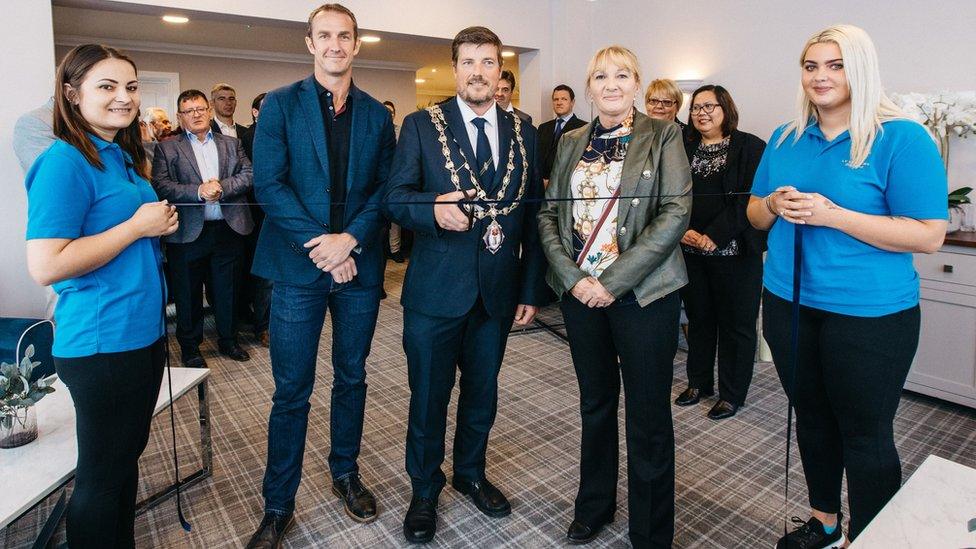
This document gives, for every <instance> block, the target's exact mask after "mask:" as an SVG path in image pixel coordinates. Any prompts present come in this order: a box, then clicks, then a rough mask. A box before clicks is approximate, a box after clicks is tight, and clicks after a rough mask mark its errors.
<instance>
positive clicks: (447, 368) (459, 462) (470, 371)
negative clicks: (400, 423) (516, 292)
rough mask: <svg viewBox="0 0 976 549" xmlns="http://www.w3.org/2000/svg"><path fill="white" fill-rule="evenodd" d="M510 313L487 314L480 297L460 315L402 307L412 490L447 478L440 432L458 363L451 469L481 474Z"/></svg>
mask: <svg viewBox="0 0 976 549" xmlns="http://www.w3.org/2000/svg"><path fill="white" fill-rule="evenodd" d="M512 313H513V315H512V316H505V317H494V316H490V315H489V314H488V313H487V312H486V311H485V308H484V306H483V305H482V303H481V299H477V300H476V301H475V304H474V307H472V308H471V311H469V312H468V313H467V314H466V315H464V316H461V317H458V318H442V317H433V316H428V315H425V314H423V313H420V312H418V311H415V310H411V309H404V310H403V349H404V351H405V352H406V355H407V374H408V381H409V383H410V415H409V418H408V422H407V450H406V453H407V456H406V458H407V459H406V465H407V474H409V475H410V483H411V486H412V488H413V493H414V495H415V496H420V497H430V498H435V499H436V498H437V496H438V494H440V491H441V489H442V488H443V487H444V484H445V483H446V477H445V476H444V472H443V471H441V463H442V462H443V461H444V447H445V444H444V435H445V432H446V430H447V406H448V404H449V403H450V401H451V392H452V390H453V388H454V379H455V377H456V376H457V371H458V370H460V372H461V375H460V379H459V381H458V385H459V386H460V394H459V396H458V406H457V421H456V423H457V428H456V430H455V432H454V476H455V477H457V478H458V479H460V480H466V481H477V480H481V479H482V478H484V477H485V452H486V450H487V448H488V435H489V433H490V432H491V427H492V425H494V423H495V412H496V411H497V408H498V372H499V370H500V369H501V365H502V359H503V358H504V355H505V343H506V342H507V341H508V331H509V329H510V328H511V326H512V320H513V318H514V311H512Z"/></svg>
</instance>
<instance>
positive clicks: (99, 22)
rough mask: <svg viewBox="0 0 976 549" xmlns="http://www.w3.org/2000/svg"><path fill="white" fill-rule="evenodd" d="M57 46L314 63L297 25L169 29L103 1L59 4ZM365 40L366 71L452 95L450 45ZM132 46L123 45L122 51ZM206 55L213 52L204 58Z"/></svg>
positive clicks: (240, 22)
mask: <svg viewBox="0 0 976 549" xmlns="http://www.w3.org/2000/svg"><path fill="white" fill-rule="evenodd" d="M53 9H54V36H55V42H57V43H63V44H66V45H67V44H73V43H74V42H77V41H78V40H79V39H81V40H85V41H87V40H88V39H94V38H97V39H101V40H103V41H106V42H109V43H111V41H112V40H116V41H118V42H119V43H121V44H129V46H128V47H131V48H132V49H136V47H137V46H135V45H134V44H135V43H138V44H139V46H138V48H140V49H147V50H150V51H154V50H155V51H164V52H165V51H169V52H173V51H181V52H182V53H192V52H194V51H196V52H198V54H209V55H219V54H220V52H221V51H226V50H238V51H244V52H248V53H249V54H253V55H254V56H255V57H256V58H257V57H262V58H265V59H271V60H282V61H292V62H304V61H306V60H307V61H308V62H311V58H310V57H309V56H308V51H307V50H306V48H305V41H304V37H305V24H304V23H296V22H293V21H271V20H247V19H244V18H241V17H230V16H223V15H221V14H214V13H206V12H187V11H181V12H180V13H179V15H186V16H187V17H189V18H190V22H189V23H186V24H183V25H174V24H170V23H165V22H163V21H162V20H161V16H162V15H164V14H165V13H169V11H164V10H163V9H162V8H154V7H146V6H138V7H133V6H132V5H125V4H115V3H113V2H109V1H105V0H55V1H54V8H53ZM360 34H361V35H364V34H366V35H374V36H379V37H380V38H381V40H380V42H378V43H375V44H369V43H365V42H364V43H363V45H362V47H361V48H360V51H359V55H358V56H357V57H356V60H357V62H360V63H361V64H363V65H365V66H374V67H378V68H383V67H385V68H392V69H399V70H414V71H416V77H417V78H423V79H425V80H426V82H424V83H418V84H417V93H418V94H428V95H451V94H453V93H454V92H453V90H454V78H453V75H452V72H451V64H450V61H451V44H450V41H448V40H444V39H439V38H431V37H424V36H412V35H403V34H395V33H381V32H374V31H370V30H368V29H360ZM124 47H126V46H123V49H124ZM205 52H208V53H205ZM505 64H506V68H509V69H510V70H512V71H513V72H514V73H515V75H516V78H518V55H517V54H516V56H515V57H509V58H507V59H505Z"/></svg>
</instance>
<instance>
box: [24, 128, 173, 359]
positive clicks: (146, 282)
mask: <svg viewBox="0 0 976 549" xmlns="http://www.w3.org/2000/svg"><path fill="white" fill-rule="evenodd" d="M89 138H90V139H91V140H92V142H93V143H94V144H95V147H96V148H97V149H98V156H99V158H100V159H101V161H102V163H103V164H104V166H105V169H104V170H99V169H98V168H96V167H94V166H92V165H91V164H89V163H88V160H86V159H85V157H84V156H83V155H82V154H81V152H79V151H78V149H76V148H75V147H74V146H72V145H70V144H68V143H66V142H65V141H61V140H57V141H55V142H54V143H53V144H52V145H51V146H50V147H49V148H48V149H47V150H46V151H45V152H44V153H43V154H42V155H41V156H40V157H38V159H37V160H36V161H35V162H34V164H33V166H31V169H30V171H28V173H27V180H26V186H27V239H28V240H33V239H37V238H68V239H76V238H81V237H84V236H90V235H95V234H99V233H102V232H104V231H106V230H108V229H111V228H112V227H115V226H116V225H118V224H119V223H122V222H123V221H125V220H127V219H129V218H130V217H132V214H134V213H135V211H136V210H137V209H139V206H141V205H142V204H143V203H146V202H155V201H157V200H159V199H158V198H157V197H156V193H155V192H154V191H153V189H152V187H151V186H150V185H149V182H148V181H146V180H145V179H143V178H142V177H140V176H139V175H138V174H137V173H136V172H135V171H133V169H132V167H131V165H132V162H131V158H130V157H129V155H128V154H127V153H125V152H123V151H122V149H121V148H120V147H119V146H118V145H117V144H115V143H109V142H107V141H105V140H103V139H100V138H98V137H96V136H94V135H89ZM52 287H53V288H54V291H55V292H57V294H58V303H57V306H56V307H55V309H54V320H55V323H56V325H57V329H56V330H55V334H54V349H53V354H54V356H56V357H59V358H75V357H83V356H91V355H94V354H98V353H116V352H122V351H131V350H134V349H140V348H142V347H146V346H148V345H150V344H151V343H153V342H154V341H156V340H157V339H159V338H160V337H161V336H162V335H163V318H162V314H163V313H162V308H163V292H164V282H163V275H162V254H161V253H160V249H159V239H158V238H141V239H139V240H137V241H135V242H133V243H132V244H131V245H130V246H129V247H127V248H125V249H124V250H122V252H121V253H120V254H119V255H117V256H116V257H115V258H114V259H112V260H111V261H109V262H108V263H106V264H105V265H103V266H102V267H99V268H98V269H95V270H94V271H92V272H90V273H88V274H84V275H81V276H78V277H75V278H70V279H67V280H62V281H61V282H57V283H55V284H54V285H53V286H52Z"/></svg>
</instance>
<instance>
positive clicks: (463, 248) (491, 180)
mask: <svg viewBox="0 0 976 549" xmlns="http://www.w3.org/2000/svg"><path fill="white" fill-rule="evenodd" d="M451 49H452V60H453V64H454V74H455V83H456V85H457V90H458V96H457V97H455V98H452V99H449V100H447V101H445V102H443V103H441V104H439V105H436V106H434V107H431V108H429V109H427V110H424V111H419V112H415V113H412V114H410V115H409V116H407V117H406V119H404V121H403V126H402V128H401V130H400V138H399V143H398V146H397V154H396V157H395V160H394V162H393V171H392V175H391V176H390V182H389V184H388V190H387V193H386V201H387V202H386V207H387V211H388V214H389V215H390V217H391V218H392V220H393V221H394V222H396V223H399V224H400V225H402V226H403V227H406V228H408V229H410V230H412V231H414V232H415V239H414V247H413V251H412V254H411V256H410V265H409V267H408V269H407V274H406V278H405V280H404V283H403V294H402V300H401V303H402V304H403V308H404V311H403V346H404V350H405V351H406V355H407V367H408V370H409V382H410V416H409V420H408V428H407V448H406V466H407V473H408V474H409V475H410V482H411V487H412V490H413V497H412V499H411V502H410V507H409V509H408V511H407V514H406V517H405V519H404V524H403V529H404V535H405V536H406V538H407V540H408V541H410V542H414V543H423V542H427V541H430V540H431V539H433V537H434V534H435V532H436V528H437V512H436V508H437V497H438V494H439V493H440V491H441V489H442V488H443V487H444V485H445V484H446V477H445V475H444V473H443V472H442V471H441V468H440V466H441V463H442V462H443V460H444V434H445V428H446V427H445V426H446V421H447V407H448V403H449V402H450V399H451V391H452V389H453V387H454V378H455V375H456V372H457V370H458V369H460V371H461V377H460V396H459V398H458V412H457V431H456V433H455V435H454V474H453V478H452V482H451V484H452V486H453V487H454V488H455V489H456V490H458V491H459V492H461V493H462V494H465V495H468V496H470V497H471V499H472V500H473V502H474V504H475V506H476V507H477V508H478V509H479V510H480V511H482V512H483V513H485V514H486V515H488V516H490V517H503V516H506V515H508V514H509V513H510V512H511V506H510V505H509V503H508V500H507V499H506V498H505V496H504V495H503V494H502V492H501V491H500V490H498V489H497V488H496V487H495V486H493V485H492V484H491V483H490V482H489V481H488V480H487V478H486V476H485V450H486V447H487V444H488V434H489V432H490V430H491V427H492V424H493V423H494V419H495V411H496V408H497V394H498V371H499V368H500V367H501V363H502V357H503V355H504V351H505V344H506V341H507V338H508V332H509V330H510V328H511V326H512V321H513V320H514V321H515V322H516V323H517V324H520V325H525V324H528V323H529V322H531V321H532V318H533V317H534V316H535V312H536V306H537V305H538V304H539V303H540V301H541V299H542V297H543V296H544V295H545V294H544V287H543V285H544V282H543V275H544V270H545V259H544V257H543V255H542V251H541V248H540V245H539V235H538V232H537V228H536V221H535V215H536V212H537V211H538V209H539V203H538V202H537V200H538V199H539V197H541V196H542V183H541V180H540V179H539V177H538V173H537V171H536V169H535V151H536V142H535V139H536V134H535V129H534V128H533V127H532V126H531V125H529V124H526V123H524V122H521V121H520V120H517V119H516V118H515V116H514V115H513V114H511V113H508V112H506V111H504V110H503V109H501V108H500V107H499V106H497V105H496V104H495V101H494V99H493V98H492V95H493V93H494V91H495V87H496V85H497V84H498V79H499V77H500V72H501V64H502V62H501V55H500V54H501V41H500V40H499V39H498V36H496V35H495V33H493V32H492V31H490V30H488V29H486V28H484V27H471V28H468V29H465V30H463V31H461V32H460V33H458V35H457V36H456V37H455V38H454V43H453V44H452V48H451ZM519 127H520V131H516V128H519ZM442 138H443V139H444V145H443V146H442V143H441V142H440V139H442ZM444 147H446V152H445V148H444ZM448 166H450V167H448ZM452 169H453V170H454V173H453V174H452V172H451V170H452ZM452 175H453V176H456V178H457V179H456V181H457V185H455V183H454V182H453V181H452V179H453V177H452ZM467 197H473V198H474V200H470V201H465V203H463V204H458V203H457V202H458V201H459V200H461V199H463V198H467ZM519 198H521V199H523V200H528V202H525V203H523V202H522V201H521V200H519Z"/></svg>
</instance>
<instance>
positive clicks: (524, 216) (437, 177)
mask: <svg viewBox="0 0 976 549" xmlns="http://www.w3.org/2000/svg"><path fill="white" fill-rule="evenodd" d="M440 107H441V110H442V111H443V113H444V119H445V121H446V122H447V128H446V130H445V134H446V136H447V143H448V149H449V154H450V155H451V158H452V159H453V161H454V164H455V166H457V167H458V175H459V176H460V178H461V182H460V185H461V188H462V189H470V188H471V181H470V176H469V173H468V171H467V168H463V167H461V166H463V165H464V160H462V156H461V151H464V158H467V159H468V160H472V159H474V158H475V156H474V152H473V148H472V146H471V143H470V142H469V139H468V132H467V131H466V130H465V127H464V119H463V118H462V116H461V111H460V108H459V107H458V105H457V101H456V100H455V99H453V98H452V99H450V100H448V101H445V102H444V103H441V104H440ZM495 108H496V109H497V113H498V146H499V151H498V152H499V155H498V156H499V168H498V170H497V172H496V177H495V181H493V182H492V183H488V182H483V183H481V184H482V186H483V187H484V188H485V189H486V190H487V191H488V194H489V196H491V197H494V196H495V193H496V192H497V191H498V188H500V185H501V180H502V178H503V175H504V173H505V171H506V169H505V166H506V163H507V159H508V154H509V150H510V149H511V147H512V146H515V145H514V144H513V141H514V140H513V136H514V134H515V132H514V117H513V116H512V114H511V113H509V112H506V111H503V110H502V109H501V108H499V107H497V106H496V107H495ZM261 116H264V115H263V114H262V115H261ZM521 134H522V138H523V140H524V143H525V154H526V156H527V157H528V158H527V159H526V160H527V161H528V162H527V163H528V170H529V173H528V179H527V181H526V189H525V194H524V196H523V198H525V199H528V200H530V202H525V203H522V204H521V205H520V206H519V207H517V208H516V209H514V210H513V211H512V212H511V213H509V215H504V216H498V223H499V224H500V225H501V226H502V231H503V232H504V234H505V240H504V242H503V243H502V245H501V249H500V250H498V252H497V253H494V254H493V253H491V252H490V251H488V250H487V249H486V247H485V244H484V243H483V242H482V240H481V239H482V236H483V235H484V233H485V230H486V228H487V226H488V224H489V223H490V222H491V219H490V218H488V217H486V218H485V219H482V220H480V221H475V223H474V227H473V228H472V229H471V230H469V231H466V232H457V231H445V230H443V229H441V228H440V227H439V226H438V225H437V222H436V221H435V219H434V205H433V202H434V199H435V198H437V195H440V194H444V193H449V192H453V191H455V190H456V189H455V188H454V185H453V184H452V183H451V177H450V172H448V171H447V169H445V167H444V164H445V160H444V156H443V153H442V149H441V144H440V143H439V142H438V132H437V130H436V129H435V127H434V124H433V122H432V121H431V118H430V113H429V112H427V111H426V110H422V111H417V112H414V113H411V114H409V115H407V117H406V118H405V119H404V120H403V126H402V127H401V129H400V140H399V141H398V143H397V152H396V156H395V157H394V160H393V167H392V169H391V174H392V175H391V176H390V181H389V183H388V186H387V192H386V200H385V203H386V211H387V215H388V217H389V218H390V219H391V220H393V222H395V223H397V224H399V225H400V226H401V227H405V228H407V229H410V230H412V231H414V235H415V236H414V246H413V251H412V253H411V255H410V265H409V266H408V267H407V274H406V278H405V279H404V281H403V292H402V299H401V303H402V304H403V306H404V307H405V308H408V309H412V310H415V311H419V312H421V313H423V314H426V315H428V316H435V317H442V318H458V317H460V316H463V315H465V314H467V313H468V311H470V310H471V307H472V306H473V305H474V304H475V301H476V300H477V299H478V297H479V296H480V297H481V300H482V303H483V304H484V307H485V309H486V310H487V311H488V313H489V314H491V315H492V316H495V315H497V316H500V317H504V316H512V315H513V314H514V313H515V307H516V305H518V304H520V303H521V304H526V305H540V304H541V303H542V301H543V300H544V299H545V295H546V293H545V281H544V278H543V277H544V275H545V269H546V263H545V257H544V256H543V253H542V248H541V247H540V245H539V231H538V227H537V225H536V220H535V216H536V213H537V212H538V210H539V202H538V200H539V199H540V198H541V197H542V181H541V180H540V179H539V177H538V173H537V171H536V169H535V151H536V142H535V141H536V135H535V128H533V127H532V126H530V125H528V124H522V131H521ZM514 162H515V166H516V167H515V169H514V170H513V172H512V179H511V183H510V184H509V187H508V190H507V192H506V194H505V197H504V198H505V199H513V198H515V196H516V195H517V193H518V188H519V185H520V183H521V180H522V166H523V162H522V158H521V154H520V153H519V152H518V149H516V151H515V159H514ZM412 203H415V204H412ZM506 204H507V203H505V202H503V203H501V204H500V206H502V207H504V206H505V205H506Z"/></svg>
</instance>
